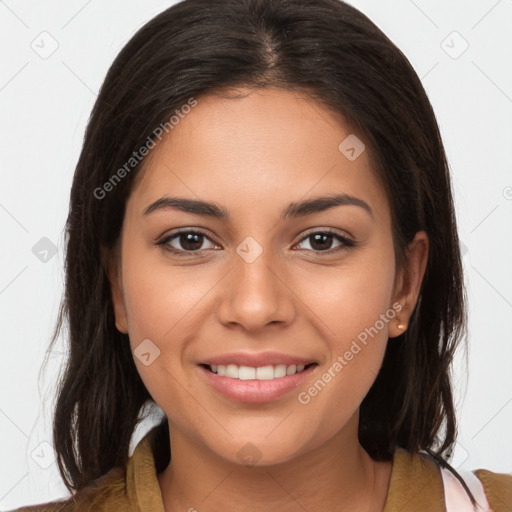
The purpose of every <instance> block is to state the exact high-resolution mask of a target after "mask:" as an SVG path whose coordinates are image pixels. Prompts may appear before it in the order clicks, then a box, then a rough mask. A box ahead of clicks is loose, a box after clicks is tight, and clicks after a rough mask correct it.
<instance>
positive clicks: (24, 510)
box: [11, 467, 132, 512]
mask: <svg viewBox="0 0 512 512" xmlns="http://www.w3.org/2000/svg"><path fill="white" fill-rule="evenodd" d="M118 507H119V510H126V512H129V511H130V510H132V507H131V506H130V500H129V499H128V495H127V492H126V478H125V470H124V469H123V468H121V467H115V468H113V469H111V470H110V471H109V472H108V473H106V474H105V475H103V476H102V477H100V478H98V479H97V480H95V481H94V482H92V483H91V484H89V485H88V486H87V487H85V488H83V489H81V490H80V491H77V492H76V493H75V494H73V495H72V496H71V497H69V498H66V499H62V500H57V501H51V502H48V503H44V504H41V505H32V506H25V507H21V508H17V509H15V510H12V511H11V512H68V511H69V512H70V511H73V512H89V511H91V512H92V511H98V512H100V511H104V510H105V511H106V510H113V509H114V510H117V509H118Z"/></svg>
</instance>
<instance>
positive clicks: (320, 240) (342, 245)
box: [299, 231, 355, 253]
mask: <svg viewBox="0 0 512 512" xmlns="http://www.w3.org/2000/svg"><path fill="white" fill-rule="evenodd" d="M306 240H310V243H309V248H308V247H306V249H311V250H313V251H315V252H330V253H331V252H335V251H338V250H342V249H346V248H349V247H353V246H354V245H355V242H354V241H352V240H349V239H348V238H346V237H344V236H342V235H340V234H338V233H334V232H332V231H317V232H315V233H310V234H309V235H307V236H305V237H304V238H303V239H302V240H301V241H300V242H299V244H301V243H303V242H304V241H306ZM335 242H338V245H336V246H334V248H333V243H335Z"/></svg>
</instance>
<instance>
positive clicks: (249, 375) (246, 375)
mask: <svg viewBox="0 0 512 512" xmlns="http://www.w3.org/2000/svg"><path fill="white" fill-rule="evenodd" d="M230 366H231V365H230ZM233 366H235V365H233ZM235 378H237V377H235ZM238 378H239V379H240V380H252V379H255V378H256V368H251V367H250V366H240V369H239V370H238Z"/></svg>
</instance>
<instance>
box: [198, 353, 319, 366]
mask: <svg viewBox="0 0 512 512" xmlns="http://www.w3.org/2000/svg"><path fill="white" fill-rule="evenodd" d="M314 362H315V361H313V360H312V359H305V358H303V357H297V356H294V355H289V354H282V353H279V352H260V353H255V354H251V353H248V352H233V353H231V354H222V355H220V356H213V357H209V358H207V359H205V360H203V361H201V363H200V364H207V365H209V366H211V365H212V364H215V365H219V364H221V365H228V364H236V365H237V366H251V367H254V368H258V367H260V366H269V365H272V366H275V365H278V364H285V365H287V366H290V365H293V364H295V365H301V364H303V365H307V364H310V363H314Z"/></svg>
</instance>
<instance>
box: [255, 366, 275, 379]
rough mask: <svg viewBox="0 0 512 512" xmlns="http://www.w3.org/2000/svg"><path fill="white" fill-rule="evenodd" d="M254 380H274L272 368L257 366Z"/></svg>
mask: <svg viewBox="0 0 512 512" xmlns="http://www.w3.org/2000/svg"><path fill="white" fill-rule="evenodd" d="M256 378H257V379H258V380H271V379H273V378H274V367H273V366H259V367H258V368H256Z"/></svg>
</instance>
